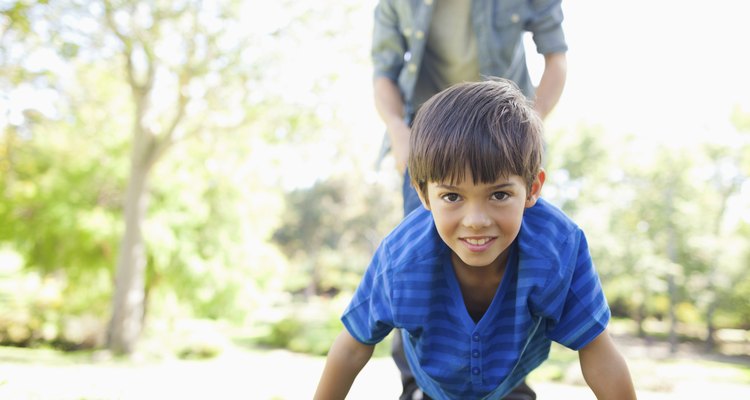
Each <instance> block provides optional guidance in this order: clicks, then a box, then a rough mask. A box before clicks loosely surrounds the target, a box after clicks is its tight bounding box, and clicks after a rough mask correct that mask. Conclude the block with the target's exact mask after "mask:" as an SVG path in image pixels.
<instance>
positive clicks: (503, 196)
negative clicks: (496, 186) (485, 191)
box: [492, 192, 510, 200]
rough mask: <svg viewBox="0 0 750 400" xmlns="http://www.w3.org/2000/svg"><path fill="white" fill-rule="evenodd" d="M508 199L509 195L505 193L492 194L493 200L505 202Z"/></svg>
mask: <svg viewBox="0 0 750 400" xmlns="http://www.w3.org/2000/svg"><path fill="white" fill-rule="evenodd" d="M508 197H510V195H509V194H508V193H506V192H495V193H492V199H493V200H505V199H507V198H508Z"/></svg>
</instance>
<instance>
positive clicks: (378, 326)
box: [341, 242, 393, 345]
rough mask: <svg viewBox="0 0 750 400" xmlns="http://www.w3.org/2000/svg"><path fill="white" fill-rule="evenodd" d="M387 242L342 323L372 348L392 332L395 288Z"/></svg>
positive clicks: (379, 251)
mask: <svg viewBox="0 0 750 400" xmlns="http://www.w3.org/2000/svg"><path fill="white" fill-rule="evenodd" d="M389 260H390V257H389V256H388V251H387V247H386V245H385V242H384V243H382V244H381V245H380V247H378V249H377V251H376V252H375V255H374V256H373V258H372V261H371V262H370V265H369V266H368V267H367V271H366V272H365V275H364V277H363V278H362V281H361V282H360V284H359V287H357V290H356V291H355V292H354V296H353V297H352V300H351V302H350V303H349V306H348V307H347V308H346V310H345V311H344V314H343V315H342V317H341V321H342V322H343V323H344V326H345V327H346V329H347V330H348V331H349V333H350V334H351V335H352V337H354V338H355V339H357V340H358V341H360V342H362V343H364V344H368V345H373V344H376V343H378V342H380V341H381V340H383V339H384V338H385V337H386V336H387V335H388V334H389V333H390V332H391V330H392V329H393V312H392V307H391V305H392V295H391V293H392V289H391V284H390V282H389V277H390V274H389V270H388V265H389Z"/></svg>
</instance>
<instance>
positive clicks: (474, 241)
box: [460, 236, 495, 252]
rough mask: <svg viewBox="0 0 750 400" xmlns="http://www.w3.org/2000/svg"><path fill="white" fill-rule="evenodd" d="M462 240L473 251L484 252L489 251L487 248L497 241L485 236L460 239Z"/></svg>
mask: <svg viewBox="0 0 750 400" xmlns="http://www.w3.org/2000/svg"><path fill="white" fill-rule="evenodd" d="M460 240H461V241H462V242H464V243H466V245H467V247H468V248H469V250H471V251H477V252H478V251H484V250H485V249H487V247H489V246H490V244H491V243H492V242H493V241H494V240H495V238H494V237H492V236H484V237H465V238H460Z"/></svg>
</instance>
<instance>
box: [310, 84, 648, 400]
mask: <svg viewBox="0 0 750 400" xmlns="http://www.w3.org/2000/svg"><path fill="white" fill-rule="evenodd" d="M410 144H411V153H410V155H409V164H408V168H409V171H411V179H412V184H413V185H414V186H415V187H416V188H417V192H418V194H419V197H420V200H421V201H422V204H423V206H424V208H419V209H418V210H416V211H414V212H413V213H411V214H410V215H409V216H408V217H406V218H405V219H404V220H403V221H402V222H401V223H400V224H399V226H398V227H396V229H394V230H393V232H391V233H390V234H389V235H388V236H387V237H386V238H385V239H384V240H383V242H382V243H381V245H380V247H379V248H378V250H377V251H376V253H375V255H374V256H373V260H372V262H371V264H370V266H369V267H368V269H367V272H366V273H365V276H364V277H363V279H362V282H361V283H360V285H359V288H358V289H357V291H356V292H355V294H354V297H353V299H352V301H351V303H350V304H349V306H348V307H347V309H346V311H345V312H344V315H343V317H342V321H343V323H344V325H345V327H346V329H344V330H343V332H342V333H341V334H340V335H339V336H338V338H337V339H336V340H335V342H334V343H333V345H332V347H331V350H330V352H329V354H328V360H327V363H326V366H325V369H324V371H323V375H322V377H321V379H320V383H319V385H318V390H317V392H316V394H315V398H316V399H319V400H329V399H343V398H345V396H346V394H347V393H348V391H349V389H350V387H351V385H352V383H353V381H354V379H355V377H356V376H357V374H358V373H359V371H360V370H361V369H362V367H364V365H365V364H366V363H367V361H368V360H369V359H370V357H371V355H372V352H373V349H374V346H375V344H376V343H378V342H379V341H381V340H382V339H384V338H385V337H386V335H388V333H389V332H390V331H391V330H392V329H393V328H401V332H402V339H403V342H404V348H405V352H406V356H407V359H408V361H409V364H410V366H411V368H412V371H413V372H414V375H415V377H416V380H417V383H418V384H419V387H420V388H421V389H422V391H423V392H424V393H425V397H426V398H432V399H441V400H442V399H502V398H503V397H504V396H506V395H507V394H508V393H510V392H511V391H512V390H513V389H514V388H515V387H517V386H518V385H520V384H521V383H522V382H523V380H524V378H525V377H526V375H527V374H528V373H529V372H531V371H532V370H533V369H534V368H536V367H537V366H539V365H540V364H541V363H542V362H543V361H544V360H545V359H546V358H547V356H548V354H549V348H550V343H551V340H554V341H556V342H559V343H561V344H563V345H565V346H567V347H569V348H571V349H574V350H578V353H579V359H580V364H581V369H582V371H583V376H584V378H585V380H586V382H587V383H588V385H589V386H590V387H591V389H592V390H593V392H594V394H595V395H596V396H597V398H599V399H635V391H634V389H633V384H632V382H631V379H630V373H629V372H628V368H627V365H626V364H625V361H624V359H623V358H622V356H621V355H620V354H619V352H618V351H617V349H616V348H615V346H614V344H613V342H612V340H611V339H610V337H609V334H608V333H607V323H608V322H609V317H610V313H609V307H608V306H607V302H606V300H605V298H604V294H603V292H602V288H601V285H600V282H599V279H598V277H597V275H596V272H595V270H594V266H593V264H592V261H591V257H590V255H589V251H588V246H587V243H586V239H585V237H584V235H583V232H582V231H581V230H580V228H578V227H577V226H576V225H575V224H574V223H573V222H572V221H571V220H570V219H569V218H568V217H567V216H566V215H565V214H563V213H562V211H560V210H558V209H557V208H555V207H554V206H552V205H551V204H549V203H547V202H546V201H544V200H543V199H541V198H540V193H541V189H542V185H543V184H544V180H545V173H544V170H543V169H542V168H541V160H542V152H543V139H542V124H541V122H540V120H539V117H538V116H537V114H536V113H535V111H534V110H533V108H532V107H531V106H530V105H529V104H528V103H527V101H526V98H525V97H524V96H523V94H522V93H521V92H520V91H519V90H518V89H517V87H516V86H515V85H514V84H513V83H511V82H510V81H507V80H496V81H487V82H478V83H464V84H459V85H455V86H452V87H450V88H448V89H446V90H445V91H443V92H441V93H439V94H437V95H436V96H434V97H433V98H431V99H430V100H428V101H427V102H426V103H425V104H424V106H423V107H422V108H421V109H420V111H419V112H418V113H417V117H416V120H415V122H414V126H413V128H412V133H411V138H410ZM531 398H533V397H531Z"/></svg>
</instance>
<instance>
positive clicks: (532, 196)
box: [526, 168, 547, 208]
mask: <svg viewBox="0 0 750 400" xmlns="http://www.w3.org/2000/svg"><path fill="white" fill-rule="evenodd" d="M545 179H547V174H546V173H545V172H544V169H543V168H540V169H539V173H538V174H536V178H534V182H533V183H532V184H531V190H530V191H529V194H528V196H526V208H529V207H533V206H534V204H536V201H537V200H538V199H539V196H541V195H542V186H544V180H545Z"/></svg>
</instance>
